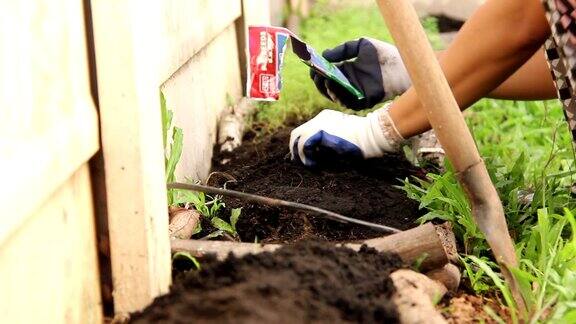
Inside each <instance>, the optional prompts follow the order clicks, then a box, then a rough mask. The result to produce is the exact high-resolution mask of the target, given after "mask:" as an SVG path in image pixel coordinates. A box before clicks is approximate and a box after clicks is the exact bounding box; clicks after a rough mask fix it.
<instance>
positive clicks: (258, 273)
mask: <svg viewBox="0 0 576 324" xmlns="http://www.w3.org/2000/svg"><path fill="white" fill-rule="evenodd" d="M400 267H402V264H401V261H400V258H399V257H398V256H397V255H393V254H385V253H380V252H377V251H376V250H374V249H371V248H366V247H363V248H362V249H361V250H360V252H355V251H352V250H350V249H347V248H337V247H334V246H333V245H331V244H329V243H319V242H300V243H297V244H295V245H290V246H285V247H283V248H281V249H279V250H277V251H275V252H274V253H262V254H258V255H248V256H245V257H243V258H235V257H233V256H229V257H228V258H227V259H226V260H225V261H223V262H216V261H214V260H212V261H205V262H202V268H201V270H200V271H190V272H188V273H186V274H185V275H183V276H182V277H181V278H179V280H177V281H176V282H177V283H176V284H175V285H174V286H173V287H172V291H171V292H170V293H169V294H168V295H165V296H162V297H159V298H157V299H156V300H155V301H154V303H153V304H152V305H151V306H149V307H148V308H146V309H145V310H144V311H143V312H142V313H138V314H134V315H133V316H132V322H134V323H190V322H194V323H396V322H397V321H398V320H397V313H396V310H395V307H394V306H393V304H392V303H391V302H390V296H391V294H392V293H393V292H394V286H393V284H392V282H391V280H390V278H389V274H390V273H391V272H393V271H394V270H397V269H398V268H400Z"/></svg>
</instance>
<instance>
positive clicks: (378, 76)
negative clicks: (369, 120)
mask: <svg viewBox="0 0 576 324" xmlns="http://www.w3.org/2000/svg"><path fill="white" fill-rule="evenodd" d="M322 56H324V58H325V59H326V60H328V61H330V62H333V63H337V66H338V67H339V68H340V70H341V71H342V73H344V75H345V76H346V77H347V78H348V80H349V81H350V83H352V85H354V86H355V87H356V88H358V89H359V90H360V91H362V93H363V94H364V96H365V98H364V99H357V98H356V97H355V96H354V95H353V94H351V93H350V92H348V91H347V90H346V89H344V88H343V87H342V86H340V85H339V84H337V83H336V82H334V81H332V80H329V79H326V78H325V77H324V76H322V75H320V74H318V73H316V72H315V71H314V70H310V77H311V78H312V80H314V84H315V85H316V88H318V90H319V91H320V92H321V93H322V94H323V95H324V96H326V97H327V98H328V99H330V100H332V101H336V102H340V103H341V104H343V105H344V106H346V107H348V108H351V109H355V110H360V109H366V108H372V107H374V106H375V105H376V104H378V103H380V102H382V101H386V100H390V99H392V98H394V97H396V96H398V95H400V94H402V93H404V91H406V90H407V89H408V88H409V87H410V85H411V83H410V77H409V76H408V72H406V68H405V67H404V63H403V62H402V59H401V58H400V54H399V53H398V49H397V48H396V47H395V46H394V45H392V44H388V43H385V42H382V41H379V40H376V39H372V38H360V39H357V40H353V41H349V42H346V43H344V44H342V45H340V46H337V47H335V48H333V49H330V50H326V51H324V53H322Z"/></svg>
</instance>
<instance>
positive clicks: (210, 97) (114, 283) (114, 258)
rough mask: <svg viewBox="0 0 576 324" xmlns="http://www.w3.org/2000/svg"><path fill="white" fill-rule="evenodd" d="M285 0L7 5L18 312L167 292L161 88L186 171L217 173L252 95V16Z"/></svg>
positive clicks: (1, 305)
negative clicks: (216, 148)
mask: <svg viewBox="0 0 576 324" xmlns="http://www.w3.org/2000/svg"><path fill="white" fill-rule="evenodd" d="M278 3H283V1H281V0H269V1H268V0H217V1H215V0H163V1H149V2H143V1H137V0H91V1H90V0H84V1H73V0H51V1H48V0H31V1H2V2H0V71H1V73H2V74H1V75H0V85H1V86H0V114H1V115H0V116H1V117H0V180H2V181H1V182H0V290H1V292H0V318H1V319H2V321H3V322H6V323H36V322H42V323H100V322H102V321H103V314H104V313H103V309H104V308H105V307H103V305H108V302H110V299H111V298H112V299H113V308H114V311H115V312H116V313H117V314H122V313H127V312H132V311H135V310H139V309H141V308H142V307H144V306H146V305H148V304H149V303H150V302H151V301H152V299H153V298H154V297H156V296H158V295H160V294H162V293H165V292H167V291H168V288H169V285H170V277H171V276H170V247H169V241H168V235H167V232H168V230H167V226H168V219H167V206H166V190H165V175H164V160H163V154H164V151H163V145H162V126H161V116H160V109H159V103H160V98H159V95H160V91H162V92H163V93H164V94H165V96H166V99H167V103H168V106H169V108H170V109H172V110H173V111H174V114H175V118H174V123H175V124H176V125H177V126H178V127H181V128H183V130H184V136H185V142H184V153H183V159H182V162H181V165H180V166H179V168H178V176H179V177H180V178H183V177H184V176H191V177H193V178H202V177H204V176H205V175H206V174H207V172H208V170H209V167H210V158H211V154H212V151H211V150H212V145H213V143H214V140H215V133H216V122H217V119H218V117H219V115H220V113H221V111H222V110H223V109H225V108H226V106H227V105H229V104H234V103H235V102H237V101H238V100H239V99H240V98H241V96H242V93H243V91H242V89H243V80H242V75H243V73H242V70H243V69H244V64H245V58H244V57H243V55H244V37H245V34H244V28H245V27H246V26H247V25H248V24H266V23H270V21H271V18H273V19H272V20H275V21H279V20H280V19H279V12H281V10H280V11H279V10H278V8H279V6H278ZM274 10H275V11H274ZM271 11H274V12H276V14H274V15H271V14H270V12H271ZM101 287H103V288H102V290H101Z"/></svg>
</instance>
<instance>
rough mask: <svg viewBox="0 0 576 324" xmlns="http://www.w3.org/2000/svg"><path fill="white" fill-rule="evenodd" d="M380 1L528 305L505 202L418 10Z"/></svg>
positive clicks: (479, 215)
mask: <svg viewBox="0 0 576 324" xmlns="http://www.w3.org/2000/svg"><path fill="white" fill-rule="evenodd" d="M377 3H378V6H379V7H380V12H381V13H382V16H383V17H384V20H385V22H386V25H387V26H388V29H389V30H390V33H391V35H392V37H393V38H394V40H395V41H396V45H397V46H398V50H399V51H400V55H401V56H402V59H403V61H404V63H405V64H406V68H407V70H408V72H409V74H410V77H411V80H412V84H413V86H414V89H415V90H416V92H417V93H418V97H419V99H420V101H421V103H422V105H423V107H424V108H425V110H426V113H427V115H428V120H429V121H430V124H431V125H432V127H433V128H434V130H435V132H436V136H437V137H438V140H439V141H440V143H441V144H442V147H443V148H444V150H445V151H446V155H447V156H448V159H449V160H450V162H452V165H454V167H455V168H456V171H457V172H458V175H459V180H460V183H461V184H462V186H463V187H464V190H465V191H466V193H467V194H468V198H469V200H470V202H471V204H472V213H473V215H474V219H475V221H476V223H477V224H478V226H479V228H480V230H482V232H483V233H484V234H485V236H486V240H487V241H488V244H489V245H490V247H491V248H492V252H493V253H494V256H495V257H496V260H497V261H498V262H499V263H500V265H501V268H502V271H503V273H504V275H505V277H506V280H507V281H508V283H509V285H510V288H511V290H512V293H513V295H514V299H515V301H516V303H517V306H518V307H519V309H520V310H525V309H526V308H525V304H524V300H523V299H522V296H521V294H520V290H519V286H518V283H517V282H516V280H515V279H514V277H513V276H512V274H511V273H510V272H509V268H510V267H516V266H517V265H518V261H517V260H516V254H515V250H514V245H513V243H512V239H511V237H510V233H508V227H507V224H506V219H505V217H504V209H503V208H502V202H501V201H500V198H499V197H498V193H497V192H496V189H495V188H494V185H493V184H492V182H491V180H490V177H489V176H488V172H487V170H486V166H485V165H484V162H483V161H482V159H481V158H480V155H479V153H478V150H477V148H476V144H475V142H474V139H473V138H472V135H471V134H470V131H469V130H468V127H467V126H466V123H465V122H464V117H463V116H462V113H461V112H460V109H459V107H458V104H457V102H456V100H455V99H454V96H453V94H452V91H451V89H450V86H449V84H448V82H447V80H446V78H445V76H444V74H443V72H442V69H441V67H440V64H439V63H438V61H437V60H436V56H435V55H434V52H433V50H432V47H431V46H430V44H429V43H428V40H427V38H426V34H425V33H424V30H423V28H422V27H421V25H420V21H419V19H418V15H417V14H416V11H415V10H414V8H413V7H412V5H411V4H410V3H409V2H408V1H406V0H377Z"/></svg>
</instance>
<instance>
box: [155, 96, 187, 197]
mask: <svg viewBox="0 0 576 324" xmlns="http://www.w3.org/2000/svg"><path fill="white" fill-rule="evenodd" d="M160 110H161V113H162V139H163V141H164V152H165V156H164V165H165V166H166V183H170V182H174V180H175V176H174V172H175V171H176V165H177V164H178V161H180V157H181V156H182V146H183V141H184V134H183V132H182V129H181V128H179V127H172V118H173V116H174V114H173V113H172V110H169V109H168V107H167V106H166V98H165V97H164V94H163V93H162V92H160ZM171 127H172V138H171V141H170V138H168V132H169V131H170V128H171ZM166 151H168V152H169V153H166ZM175 204H176V203H175V202H174V190H172V189H169V190H168V205H169V206H172V205H175Z"/></svg>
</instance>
